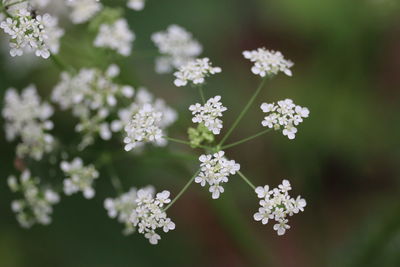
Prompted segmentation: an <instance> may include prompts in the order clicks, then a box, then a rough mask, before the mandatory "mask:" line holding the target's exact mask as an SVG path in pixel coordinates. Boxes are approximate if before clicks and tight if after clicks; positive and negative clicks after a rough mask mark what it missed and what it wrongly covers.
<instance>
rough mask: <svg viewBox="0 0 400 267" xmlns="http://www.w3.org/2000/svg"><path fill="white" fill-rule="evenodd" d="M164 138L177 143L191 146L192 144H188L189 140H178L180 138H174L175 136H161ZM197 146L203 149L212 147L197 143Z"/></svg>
mask: <svg viewBox="0 0 400 267" xmlns="http://www.w3.org/2000/svg"><path fill="white" fill-rule="evenodd" d="M163 138H164V139H167V140H169V141H171V142H175V143H179V144H184V145H188V146H190V147H191V146H192V144H190V142H188V141H185V140H180V139H176V138H172V137H168V136H163ZM198 147H200V148H203V149H208V150H210V149H212V148H211V147H208V146H203V145H198Z"/></svg>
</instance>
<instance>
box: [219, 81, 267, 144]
mask: <svg viewBox="0 0 400 267" xmlns="http://www.w3.org/2000/svg"><path fill="white" fill-rule="evenodd" d="M267 78H268V76H266V77H265V78H263V79H262V81H261V83H260V85H259V86H258V88H257V89H256V91H255V92H254V94H253V96H252V97H251V98H250V100H249V102H247V104H246V106H245V107H244V109H243V110H242V112H240V114H239V116H238V117H237V119H236V120H235V122H234V123H233V125H232V126H231V128H230V129H229V130H228V132H227V133H226V134H225V136H224V138H222V140H221V142H220V143H219V146H222V145H223V144H224V143H225V141H226V139H228V137H229V136H230V135H231V134H232V132H233V130H235V128H236V127H237V125H238V124H239V122H240V121H241V120H242V118H243V117H244V115H246V113H247V111H248V110H249V108H250V107H251V105H252V104H253V103H254V101H255V100H256V97H257V96H258V95H259V93H260V92H261V89H262V88H263V87H264V84H265V82H266V80H267Z"/></svg>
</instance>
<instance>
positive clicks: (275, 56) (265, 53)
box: [243, 48, 293, 77]
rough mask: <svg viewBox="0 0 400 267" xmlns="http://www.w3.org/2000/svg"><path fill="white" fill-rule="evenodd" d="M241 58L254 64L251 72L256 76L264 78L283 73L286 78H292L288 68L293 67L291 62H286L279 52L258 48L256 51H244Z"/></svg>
mask: <svg viewBox="0 0 400 267" xmlns="http://www.w3.org/2000/svg"><path fill="white" fill-rule="evenodd" d="M243 56H244V57H245V58H246V59H249V60H250V61H251V62H254V66H253V67H252V68H251V71H252V72H253V73H254V74H256V75H260V76H261V77H265V76H266V75H277V74H278V72H283V73H285V74H286V75H287V76H292V71H291V70H290V68H291V67H292V66H293V62H292V61H290V60H286V59H285V58H284V57H283V55H282V53H281V52H279V51H272V50H266V49H265V48H258V49H257V50H252V51H244V52H243Z"/></svg>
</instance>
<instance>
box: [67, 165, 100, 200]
mask: <svg viewBox="0 0 400 267" xmlns="http://www.w3.org/2000/svg"><path fill="white" fill-rule="evenodd" d="M60 167H61V170H62V171H63V172H64V173H65V175H66V177H67V178H66V179H64V193H65V194H66V195H72V194H74V193H77V192H79V191H81V192H83V195H84V197H85V198H87V199H90V198H93V197H94V195H95V190H94V188H93V182H94V180H95V179H97V178H98V177H99V172H98V171H97V170H96V169H95V168H94V166H93V165H89V166H86V167H85V166H83V161H82V159H81V158H75V159H74V160H73V161H72V162H67V161H62V162H61V164H60Z"/></svg>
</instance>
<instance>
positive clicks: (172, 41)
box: [151, 25, 203, 73]
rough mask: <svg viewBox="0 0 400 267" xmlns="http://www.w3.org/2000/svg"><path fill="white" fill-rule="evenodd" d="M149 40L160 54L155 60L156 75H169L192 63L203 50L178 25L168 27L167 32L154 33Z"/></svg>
mask: <svg viewBox="0 0 400 267" xmlns="http://www.w3.org/2000/svg"><path fill="white" fill-rule="evenodd" d="M151 39H152V41H153V42H154V44H155V45H156V46H157V48H158V50H159V52H160V53H161V54H162V56H160V57H158V58H157V59H156V71H157V73H169V72H171V71H172V70H173V69H174V68H179V67H181V66H182V65H185V64H187V63H188V62H190V61H193V60H194V59H195V58H196V57H198V56H199V55H200V54H201V52H202V50H203V48H202V46H201V44H200V43H199V42H198V41H197V40H194V39H193V36H192V34H191V33H190V32H188V31H186V30H185V29H184V28H182V27H180V26H178V25H170V26H168V28H167V30H165V31H162V32H156V33H154V34H153V35H152V36H151Z"/></svg>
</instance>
